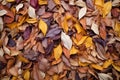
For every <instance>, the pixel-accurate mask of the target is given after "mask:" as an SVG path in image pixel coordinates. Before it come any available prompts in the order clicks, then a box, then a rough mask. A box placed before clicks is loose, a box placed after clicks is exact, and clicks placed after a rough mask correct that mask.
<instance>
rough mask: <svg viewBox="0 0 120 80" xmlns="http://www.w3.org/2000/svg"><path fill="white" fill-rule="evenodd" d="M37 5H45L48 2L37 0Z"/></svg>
mask: <svg viewBox="0 0 120 80" xmlns="http://www.w3.org/2000/svg"><path fill="white" fill-rule="evenodd" d="M38 4H39V5H45V4H48V0H38Z"/></svg>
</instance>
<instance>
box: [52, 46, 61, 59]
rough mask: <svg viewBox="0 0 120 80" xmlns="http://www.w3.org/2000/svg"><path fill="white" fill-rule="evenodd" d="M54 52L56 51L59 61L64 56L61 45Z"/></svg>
mask: <svg viewBox="0 0 120 80" xmlns="http://www.w3.org/2000/svg"><path fill="white" fill-rule="evenodd" d="M53 51H54V57H55V59H56V60H58V59H59V58H60V57H61V55H62V47H61V45H60V44H59V45H58V46H57V47H56V48H54V50H53Z"/></svg>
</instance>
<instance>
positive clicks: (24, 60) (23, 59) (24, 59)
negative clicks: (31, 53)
mask: <svg viewBox="0 0 120 80" xmlns="http://www.w3.org/2000/svg"><path fill="white" fill-rule="evenodd" d="M18 60H20V61H22V62H24V63H29V61H28V60H27V59H26V58H24V57H23V56H21V55H18Z"/></svg>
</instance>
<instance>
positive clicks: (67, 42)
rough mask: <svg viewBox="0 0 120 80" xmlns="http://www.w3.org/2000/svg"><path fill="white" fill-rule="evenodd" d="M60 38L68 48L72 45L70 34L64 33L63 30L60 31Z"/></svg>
mask: <svg viewBox="0 0 120 80" xmlns="http://www.w3.org/2000/svg"><path fill="white" fill-rule="evenodd" d="M61 40H62V42H63V45H64V46H65V47H66V48H67V49H68V50H70V49H71V47H72V40H71V39H70V36H68V35H66V34H65V33H64V32H62V33H61Z"/></svg>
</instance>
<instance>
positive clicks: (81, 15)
mask: <svg viewBox="0 0 120 80" xmlns="http://www.w3.org/2000/svg"><path fill="white" fill-rule="evenodd" d="M86 12H87V7H83V8H81V9H80V10H79V15H78V17H79V19H81V18H82V17H83V16H85V14H86Z"/></svg>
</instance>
